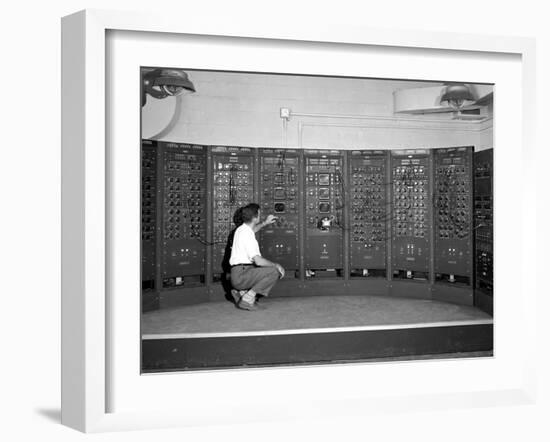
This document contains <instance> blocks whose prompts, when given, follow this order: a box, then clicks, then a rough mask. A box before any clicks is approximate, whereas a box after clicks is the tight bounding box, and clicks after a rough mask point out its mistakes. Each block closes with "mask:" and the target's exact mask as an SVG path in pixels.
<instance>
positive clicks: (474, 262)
mask: <svg viewBox="0 0 550 442" xmlns="http://www.w3.org/2000/svg"><path fill="white" fill-rule="evenodd" d="M140 81H141V136H140V138H141V146H140V147H138V146H136V149H137V148H141V189H140V190H141V372H142V373H162V372H177V371H189V370H191V371H192V370H205V369H207V370H214V369H234V368H244V367H246V368H249V369H253V368H255V367H269V366H293V365H300V366H303V365H313V364H342V363H359V362H361V363H365V362H373V363H380V362H395V361H406V360H441V359H449V358H465V357H467V358H473V357H479V358H487V357H493V326H494V320H493V147H494V146H493V124H494V117H493V99H494V90H493V88H494V85H493V84H487V83H462V82H457V81H452V82H451V81H445V80H444V79H443V80H441V81H427V80H423V79H391V78H357V77H336V76H315V75H294V74H292V73H288V74H280V73H277V74H274V73H264V72H236V71H215V70H199V69H194V68H193V67H186V66H183V67H173V66H142V67H141V71H140Z"/></svg>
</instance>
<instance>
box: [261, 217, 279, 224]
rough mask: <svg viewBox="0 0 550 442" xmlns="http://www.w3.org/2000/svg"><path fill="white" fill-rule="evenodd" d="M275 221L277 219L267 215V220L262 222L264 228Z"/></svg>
mask: <svg viewBox="0 0 550 442" xmlns="http://www.w3.org/2000/svg"><path fill="white" fill-rule="evenodd" d="M275 221H277V217H276V216H273V215H268V216H267V218H266V219H265V221H264V224H265V225H266V226H268V225H270V224H273V223H274V222H275Z"/></svg>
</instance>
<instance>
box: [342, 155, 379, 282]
mask: <svg viewBox="0 0 550 442" xmlns="http://www.w3.org/2000/svg"><path fill="white" fill-rule="evenodd" d="M386 158H387V155H386V152H384V151H380V150H352V151H351V152H349V160H348V168H349V172H348V177H349V192H348V196H349V207H350V215H349V216H350V233H349V235H350V268H351V272H352V275H361V276H369V274H370V272H371V270H373V269H375V270H376V269H385V268H386V240H387V234H386V208H387V206H386V203H387V199H386V190H387V179H386V170H387V168H386Z"/></svg>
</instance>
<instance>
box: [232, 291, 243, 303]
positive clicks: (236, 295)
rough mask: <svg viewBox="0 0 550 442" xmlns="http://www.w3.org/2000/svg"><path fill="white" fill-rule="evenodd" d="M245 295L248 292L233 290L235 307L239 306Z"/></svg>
mask: <svg viewBox="0 0 550 442" xmlns="http://www.w3.org/2000/svg"><path fill="white" fill-rule="evenodd" d="M245 293H246V290H235V289H231V296H233V300H234V301H235V305H237V304H239V301H240V300H241V298H242V296H243V295H244V294H245Z"/></svg>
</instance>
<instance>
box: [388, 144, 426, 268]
mask: <svg viewBox="0 0 550 442" xmlns="http://www.w3.org/2000/svg"><path fill="white" fill-rule="evenodd" d="M430 163H431V159H430V155H429V152H428V150H396V151H392V152H391V180H392V181H391V182H392V215H391V219H392V270H393V276H394V277H398V278H399V277H406V278H418V279H428V277H429V269H430V247H431V241H430V232H431V227H432V222H431V199H430Z"/></svg>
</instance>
